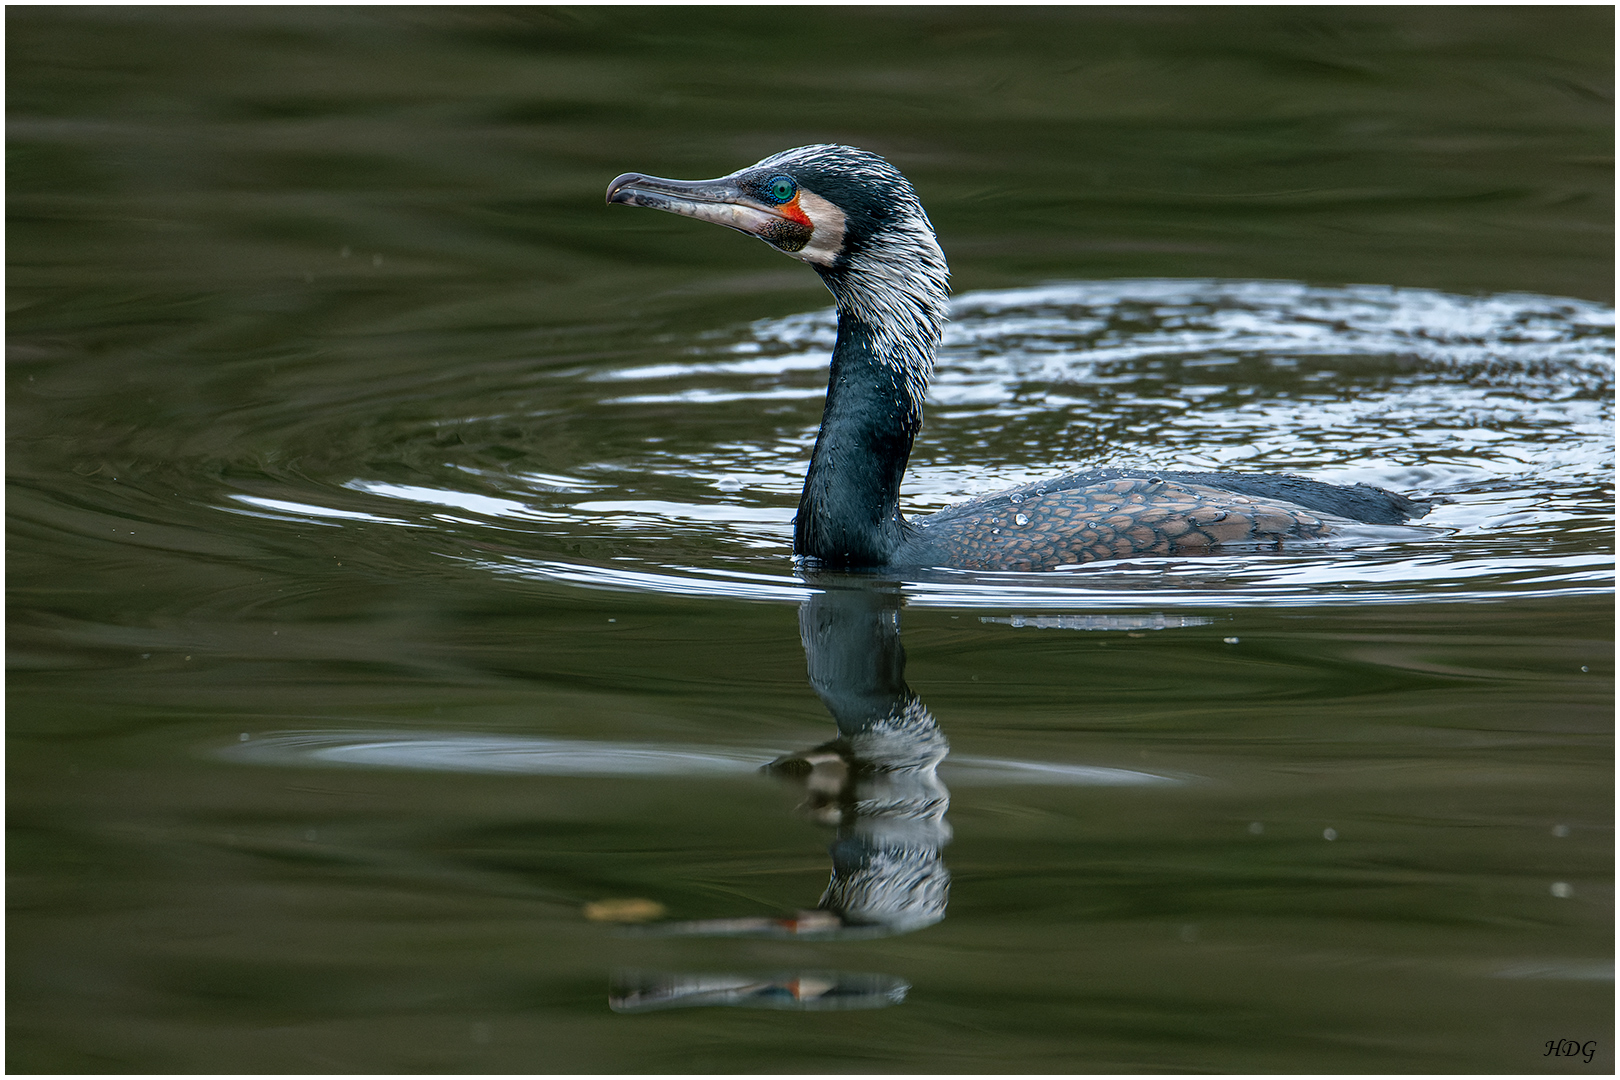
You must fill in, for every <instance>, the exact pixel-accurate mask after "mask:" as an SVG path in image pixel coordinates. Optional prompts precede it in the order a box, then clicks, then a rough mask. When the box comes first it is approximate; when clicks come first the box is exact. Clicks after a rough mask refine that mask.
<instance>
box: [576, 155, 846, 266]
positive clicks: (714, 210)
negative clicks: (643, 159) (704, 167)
mask: <svg viewBox="0 0 1620 1080" xmlns="http://www.w3.org/2000/svg"><path fill="white" fill-rule="evenodd" d="M607 201H608V203H609V205H611V204H613V203H623V204H625V205H626V206H650V207H652V208H653V209H654V210H665V211H668V212H669V213H671V214H680V215H681V216H682V217H690V218H697V219H698V220H699V221H712V222H714V223H715V224H716V225H724V226H725V227H726V228H728V229H736V230H737V231H738V232H743V233H747V234H748V235H749V236H757V237H759V238H760V239H761V240H764V241H765V242H767V243H769V244H772V245H774V246H776V247H778V248H781V249H782V250H784V251H798V250H799V249H800V248H802V247H804V245H805V244H806V243H808V242H809V240H810V235H811V233H812V232H813V231H814V230H812V229H811V227H810V226H808V225H806V224H805V223H804V222H801V221H796V220H794V219H793V218H790V217H786V216H784V215H783V214H781V213H779V212H778V211H777V208H776V207H774V206H771V205H769V204H767V203H763V202H760V201H759V200H758V199H756V198H754V197H753V196H751V195H749V194H747V193H746V192H745V191H743V189H742V188H741V186H739V185H738V183H737V181H736V179H735V178H734V177H731V176H722V177H720V178H719V179H717V180H665V179H663V178H662V177H658V176H643V175H642V174H641V173H623V174H621V175H619V176H615V177H614V178H613V183H611V184H609V185H608V189H607Z"/></svg>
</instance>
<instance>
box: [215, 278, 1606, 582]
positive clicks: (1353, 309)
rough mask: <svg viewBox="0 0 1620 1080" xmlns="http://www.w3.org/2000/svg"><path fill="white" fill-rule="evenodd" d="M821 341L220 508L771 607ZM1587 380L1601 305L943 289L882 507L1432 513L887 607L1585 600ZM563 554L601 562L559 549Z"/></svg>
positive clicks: (1538, 299)
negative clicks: (501, 456) (920, 397)
mask: <svg viewBox="0 0 1620 1080" xmlns="http://www.w3.org/2000/svg"><path fill="white" fill-rule="evenodd" d="M835 326H836V324H835V320H834V318H833V315H832V313H831V312H830V311H820V312H815V313H810V314H804V315H795V316H791V317H788V318H782V319H773V320H766V321H762V322H758V323H755V324H752V325H748V326H745V327H741V328H737V329H735V330H731V331H726V332H722V333H718V334H714V335H710V336H707V337H704V338H701V339H699V340H695V341H692V342H691V343H690V344H688V345H687V346H685V347H684V348H683V349H680V351H678V352H676V353H674V354H673V355H671V354H669V353H668V352H667V351H666V353H665V354H664V355H661V356H657V357H655V358H653V359H651V360H650V361H649V362H631V363H618V364H604V365H602V366H599V367H596V368H591V369H587V370H583V371H581V370H579V369H573V370H571V371H569V372H568V373H566V374H565V375H562V376H559V378H567V379H569V380H571V382H570V386H569V390H570V392H571V393H572V394H573V395H574V396H575V399H576V401H577V403H578V407H579V408H580V409H582V410H586V411H588V412H590V413H591V414H592V415H611V416H614V417H616V418H617V419H618V420H619V421H620V422H621V423H622V424H624V425H628V426H630V427H632V428H636V429H640V430H644V431H645V432H646V433H647V434H646V438H645V441H644V442H643V443H642V444H641V448H640V449H639V450H638V451H634V452H631V453H627V454H620V455H618V456H615V457H612V458H593V457H592V456H591V455H590V453H589V450H590V447H589V446H588V445H586V446H584V447H582V448H581V449H582V451H583V452H582V453H581V454H580V455H579V457H578V459H577V460H574V461H571V462H569V463H568V464H567V468H566V470H565V471H564V472H558V473H545V474H542V473H525V472H523V471H519V470H516V469H513V470H510V471H502V470H491V469H488V468H483V469H480V468H474V467H470V466H468V465H465V464H458V463H456V462H453V461H452V462H449V463H447V465H446V467H445V469H444V470H443V471H442V472H441V473H439V474H437V475H436V476H435V477H433V478H431V481H432V482H429V479H428V478H423V479H413V480H412V481H411V482H408V483H407V482H400V481H398V480H391V479H385V478H381V477H370V476H359V477H354V478H353V479H351V480H349V481H347V482H345V483H343V484H342V485H341V487H342V495H343V497H342V499H341V500H339V499H334V498H332V497H331V496H330V494H328V495H327V498H326V499H325V501H324V504H323V499H322V498H321V497H320V496H321V494H322V493H318V492H309V491H303V492H298V491H287V492H284V493H267V492H264V491H256V492H253V493H245V492H244V493H237V494H234V495H232V496H230V497H229V498H228V499H227V501H226V503H225V504H222V505H221V507H220V508H221V509H228V510H231V511H232V512H234V513H239V514H244V513H245V514H253V515H256V516H262V517H267V518H271V519H278V518H279V519H283V520H290V521H292V522H296V523H313V522H319V523H324V524H328V525H337V526H345V525H349V524H352V523H354V522H358V521H363V522H365V523H367V524H370V525H382V526H389V527H436V528H441V529H442V528H445V527H447V526H455V527H456V528H457V529H458V530H460V531H459V532H458V534H457V535H458V538H459V539H460V540H461V541H463V542H460V543H455V544H450V543H446V544H445V545H443V550H441V552H440V554H442V555H443V556H445V557H448V558H451V559H455V560H458V561H460V562H462V563H463V564H464V565H467V566H469V567H471V568H474V569H476V570H478V571H479V572H483V573H489V574H493V575H497V576H500V577H506V578H511V579H518V580H522V579H527V580H534V581H544V582H554V583H566V584H569V585H575V586H583V587H589V588H602V589H615V590H628V591H636V592H654V593H675V594H681V595H691V596H717V597H718V596H729V597H739V598H747V599H767V600H779V601H797V600H799V599H802V598H803V596H805V595H806V592H807V589H808V587H809V586H807V583H806V582H805V581H804V580H803V579H802V578H801V577H800V576H799V574H798V573H797V572H796V570H795V568H794V566H793V564H792V562H791V559H790V547H791V530H792V520H793V514H794V511H795V506H796V502H797V494H798V487H799V484H800V482H801V479H802V477H803V473H804V469H805V467H806V464H807V462H808V455H809V450H810V447H811V446H812V444H813V441H814V436H815V427H816V422H817V419H818V413H819V405H820V396H821V391H822V382H823V380H824V378H825V375H824V366H825V363H826V357H827V353H828V350H829V349H830V347H831V345H832V342H833V338H834V334H835ZM1613 389H1614V313H1613V310H1612V309H1611V308H1608V307H1605V306H1603V305H1600V304H1596V303H1592V302H1588V301H1582V300H1573V299H1563V298H1558V297H1546V296H1533V295H1526V294H1502V295H1494V296H1459V295H1451V294H1446V293H1440V292H1435V291H1431V290H1424V289H1400V288H1393V287H1386V286H1347V287H1339V288H1333V287H1321V286H1309V285H1303V284H1298V283H1293V282H1269V281H1199V280H1189V281H1181V280H1122V281H1101V282H1084V283H1074V284H1056V285H1048V286H1043V287H1040V288H1029V289H1016V290H1005V291H996V292H978V293H969V294H966V295H964V296H961V297H958V298H957V299H956V301H955V303H954V307H953V314H952V322H951V324H950V327H949V330H948V333H947V335H946V340H945V344H944V347H943V349H942V351H941V354H940V357H939V362H938V372H937V378H936V380H935V383H934V386H933V389H932V392H931V396H930V401H929V415H928V419H927V422H926V425H925V430H924V434H923V436H922V438H921V439H920V440H919V442H918V445H917V448H916V450H915V452H914V454H913V457H912V466H911V470H910V472H909V474H908V477H907V481H906V485H905V490H904V508H905V510H906V512H907V513H910V514H920V513H927V512H930V511H932V510H934V509H937V508H939V507H942V506H945V505H948V504H950V503H952V502H955V501H957V500H960V499H964V498H969V497H971V496H974V495H977V494H980V493H983V492H986V491H992V490H996V489H998V488H1002V487H1007V486H1011V485H1015V484H1020V483H1025V482H1029V481H1033V480H1037V479H1040V478H1042V477H1047V476H1053V475H1057V474H1059V473H1062V472H1064V471H1068V470H1070V469H1073V468H1078V467H1082V466H1086V465H1125V466H1137V467H1150V468H1171V467H1176V468H1188V469H1230V470H1247V471H1260V470H1265V471H1286V472H1296V473H1301V474H1304V475H1308V476H1311V477H1314V478H1318V479H1322V480H1328V481H1336V482H1347V483H1348V482H1366V483H1372V484H1377V485H1381V486H1385V487H1389V488H1392V489H1395V490H1398V491H1403V492H1409V493H1418V494H1424V495H1439V496H1442V497H1443V498H1444V499H1445V500H1447V501H1445V502H1444V503H1443V504H1442V505H1440V506H1438V507H1437V508H1436V509H1435V510H1434V511H1433V512H1432V513H1431V514H1430V515H1429V516H1428V517H1427V518H1425V519H1424V520H1423V521H1422V522H1421V523H1420V527H1418V528H1415V529H1405V530H1397V531H1385V532H1371V531H1370V532H1369V533H1368V534H1367V535H1365V536H1359V537H1352V538H1346V539H1345V540H1344V541H1343V542H1339V543H1334V544H1331V545H1317V546H1301V547H1299V548H1297V549H1294V550H1286V551H1282V552H1274V553H1237V554H1226V555H1214V556H1209V557H1202V558H1142V559H1133V560H1128V561H1124V562H1115V563H1103V564H1097V565H1093V566H1088V567H1084V568H1081V569H1078V570H1074V571H1067V572H1050V573H1046V574H1040V575H1028V574H1025V575H1016V574H1000V575H996V574H971V575H970V574H962V573H956V572H952V571H949V570H941V571H935V572H928V573H921V574H918V575H916V580H914V581H912V582H909V583H908V588H909V590H910V595H911V599H912V601H913V602H916V603H922V604H938V605H961V606H978V607H983V606H1007V605H1010V604H1011V605H1016V606H1018V607H1021V608H1078V609H1085V610H1089V609H1093V608H1104V609H1106V608H1117V607H1122V606H1128V607H1140V606H1143V605H1144V604H1150V605H1153V606H1155V607H1164V606H1184V605H1211V604H1216V605H1221V606H1228V605H1233V604H1238V605H1242V604H1254V603H1265V604H1291V605H1293V604H1315V603H1323V602H1333V601H1336V600H1340V599H1347V598H1352V597H1353V598H1354V599H1356V600H1357V601H1362V602H1365V601H1373V602H1408V601H1412V600H1469V601H1478V600H1488V599H1494V598H1504V597H1508V596H1520V597H1522V596H1527V595H1547V594H1569V593H1572V592H1577V593H1578V592H1596V591H1604V590H1607V589H1609V588H1610V587H1611V585H1612V580H1613V575H1612V527H1611V518H1610V511H1611V508H1612V483H1611V477H1612V473H1613V468H1614V452H1613V451H1614V447H1613V435H1612V431H1613V406H1612V400H1613ZM672 410H674V411H672ZM504 420H505V421H507V422H510V423H516V424H521V423H523V418H522V417H506V418H504ZM469 422H471V421H469ZM689 429H690V430H692V431H701V432H703V433H705V434H704V436H703V437H702V438H698V437H693V436H687V435H685V434H684V433H685V432H687V431H688V430H689ZM716 430H719V431H724V432H726V433H727V434H726V438H725V439H724V441H720V442H716V441H713V435H712V432H714V431H716ZM665 432H667V433H668V435H667V437H666V435H665ZM705 440H707V441H705ZM480 534H482V535H483V539H482V540H480V539H479V535H480ZM589 548H597V549H606V550H609V551H610V552H611V554H610V555H608V556H606V557H603V558H584V559H581V558H580V557H579V556H578V554H577V552H579V551H580V550H582V549H589Z"/></svg>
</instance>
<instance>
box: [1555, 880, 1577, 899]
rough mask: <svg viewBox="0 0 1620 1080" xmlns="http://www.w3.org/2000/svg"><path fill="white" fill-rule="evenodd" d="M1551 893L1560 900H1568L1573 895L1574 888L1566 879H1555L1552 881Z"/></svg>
mask: <svg viewBox="0 0 1620 1080" xmlns="http://www.w3.org/2000/svg"><path fill="white" fill-rule="evenodd" d="M1552 894H1553V895H1554V896H1556V897H1558V899H1560V900H1568V899H1569V898H1570V897H1572V896H1574V895H1575V889H1574V888H1573V887H1572V886H1571V885H1570V883H1569V882H1567V881H1555V882H1553V883H1552Z"/></svg>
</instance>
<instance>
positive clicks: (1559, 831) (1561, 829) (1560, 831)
mask: <svg viewBox="0 0 1620 1080" xmlns="http://www.w3.org/2000/svg"><path fill="white" fill-rule="evenodd" d="M1552 834H1553V835H1554V836H1556V837H1558V838H1559V839H1560V840H1562V839H1563V838H1564V837H1566V836H1568V835H1569V826H1568V825H1554V826H1553V827H1552Z"/></svg>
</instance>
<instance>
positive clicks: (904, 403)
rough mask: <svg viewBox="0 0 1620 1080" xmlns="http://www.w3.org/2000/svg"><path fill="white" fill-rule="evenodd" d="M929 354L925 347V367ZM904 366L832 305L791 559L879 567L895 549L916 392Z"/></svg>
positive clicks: (917, 415)
mask: <svg viewBox="0 0 1620 1080" xmlns="http://www.w3.org/2000/svg"><path fill="white" fill-rule="evenodd" d="M932 352H933V348H932V343H930V344H929V348H928V353H929V356H928V359H929V360H930V361H931V360H932ZM907 359H908V358H907V357H904V356H896V355H894V346H893V344H892V343H891V342H889V341H887V340H886V335H884V334H881V333H879V332H877V331H876V330H874V328H873V327H872V325H871V324H870V323H869V322H868V321H866V320H865V319H864V318H863V317H862V315H861V314H860V313H858V312H856V311H854V310H851V309H849V308H848V307H846V305H845V304H843V303H840V304H839V311H838V343H837V344H836V345H835V346H834V347H833V356H832V366H831V370H830V371H829V373H828V379H827V405H826V408H825V410H824V411H823V412H822V416H821V433H820V434H819V435H817V436H816V449H815V453H814V454H813V455H812V456H811V458H810V472H809V474H808V475H807V476H806V477H805V481H804V493H803V495H801V496H800V498H799V514H798V517H797V518H795V519H794V526H793V551H794V554H796V555H801V556H804V557H806V558H811V559H816V560H819V561H820V562H822V563H824V564H826V565H829V566H849V567H859V566H882V565H884V564H886V563H887V562H889V560H890V557H891V556H892V555H893V553H894V550H895V549H896V548H897V547H898V546H899V545H900V542H901V540H902V539H903V537H904V532H905V527H906V526H905V520H904V519H903V518H902V517H901V516H900V479H901V477H902V476H904V475H905V471H906V461H907V459H908V458H910V456H911V443H912V440H913V439H914V438H916V435H917V429H918V428H919V427H921V426H922V395H921V389H922V385H921V381H920V380H918V379H916V378H915V376H914V373H913V372H912V371H911V369H910V368H908V367H907V365H906V363H905V361H906V360H907ZM923 379H924V380H925V379H926V375H925V376H924V377H923Z"/></svg>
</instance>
